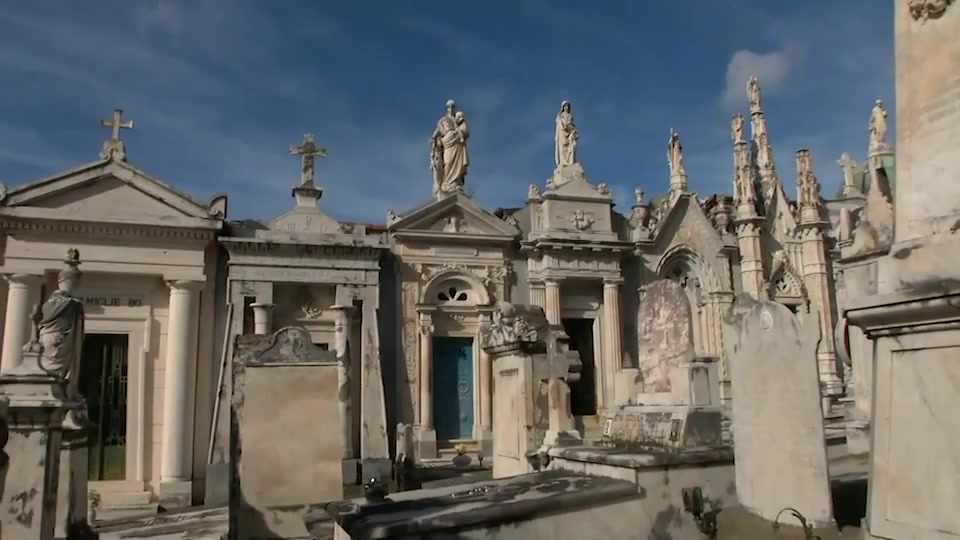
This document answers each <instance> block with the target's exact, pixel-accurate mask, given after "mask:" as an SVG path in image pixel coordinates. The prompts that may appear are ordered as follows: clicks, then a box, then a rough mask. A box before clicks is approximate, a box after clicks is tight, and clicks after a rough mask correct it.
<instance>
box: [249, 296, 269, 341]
mask: <svg viewBox="0 0 960 540" xmlns="http://www.w3.org/2000/svg"><path fill="white" fill-rule="evenodd" d="M273 307H274V305H273V304H270V303H266V302H257V303H255V304H250V309H252V310H253V333H254V334H258V335H261V336H265V335H267V334H269V333H270V332H272V331H273Z"/></svg>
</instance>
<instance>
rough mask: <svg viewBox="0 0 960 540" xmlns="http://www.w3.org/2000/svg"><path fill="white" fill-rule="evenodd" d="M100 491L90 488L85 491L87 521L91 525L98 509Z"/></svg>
mask: <svg viewBox="0 0 960 540" xmlns="http://www.w3.org/2000/svg"><path fill="white" fill-rule="evenodd" d="M100 502H101V500H100V493H98V492H97V491H96V490H94V489H91V490H90V491H89V492H88V493H87V522H89V523H90V524H91V525H92V524H93V522H94V521H96V520H97V511H98V510H100Z"/></svg>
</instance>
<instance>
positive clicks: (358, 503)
mask: <svg viewBox="0 0 960 540" xmlns="http://www.w3.org/2000/svg"><path fill="white" fill-rule="evenodd" d="M639 508H640V496H639V495H638V493H637V486H636V484H634V483H632V482H628V481H625V480H618V479H614V478H604V477H600V476H587V475H584V474H577V473H572V472H568V471H546V472H540V473H533V474H524V475H520V476H514V477H511V478H502V479H499V480H492V481H486V482H477V483H473V484H461V485H458V486H450V487H442V488H435V489H421V490H414V491H405V492H402V493H396V494H393V495H389V496H388V497H387V498H386V499H383V500H366V499H354V500H350V501H342V502H337V503H331V504H328V505H326V506H325V510H326V513H327V514H329V515H330V516H331V517H332V518H333V519H334V521H336V523H337V526H336V532H335V533H334V538H335V539H336V540H345V539H348V538H350V539H353V540H374V539H377V540H379V539H388V538H396V539H414V538H435V539H444V538H458V539H470V538H476V539H478V540H479V539H484V540H486V539H500V540H506V539H509V540H530V539H534V538H551V539H557V540H565V539H569V540H582V539H586V538H617V539H632V538H637V539H638V540H639V539H640V538H646V537H647V535H646V533H643V534H642V535H640V531H638V530H637V527H636V525H635V513H636V510H637V509H639ZM323 520H324V517H322V516H318V515H315V514H313V513H311V514H308V516H307V518H306V522H307V528H308V529H313V528H315V527H316V525H318V524H322V521H323Z"/></svg>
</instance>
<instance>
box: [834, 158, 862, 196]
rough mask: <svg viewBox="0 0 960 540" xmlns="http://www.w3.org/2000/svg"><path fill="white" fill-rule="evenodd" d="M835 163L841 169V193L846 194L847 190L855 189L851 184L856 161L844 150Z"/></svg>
mask: <svg viewBox="0 0 960 540" xmlns="http://www.w3.org/2000/svg"><path fill="white" fill-rule="evenodd" d="M837 165H840V168H841V169H843V194H844V195H847V194H848V192H852V191H853V190H854V189H856V186H854V185H853V169H854V168H855V167H856V166H857V162H856V161H854V160H853V159H851V158H850V154H848V153H846V152H844V153H843V154H841V155H840V159H839V160H838V161H837Z"/></svg>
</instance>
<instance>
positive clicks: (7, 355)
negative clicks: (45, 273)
mask: <svg viewBox="0 0 960 540" xmlns="http://www.w3.org/2000/svg"><path fill="white" fill-rule="evenodd" d="M5 277H6V280H7V284H8V288H7V313H6V318H5V319H4V323H3V354H2V357H0V373H6V372H8V371H10V370H11V369H13V368H15V367H17V366H18V365H19V364H20V358H21V357H22V354H23V346H24V345H25V344H26V343H27V339H29V337H30V324H31V322H30V316H31V314H32V313H33V309H34V307H35V305H36V303H37V302H39V300H40V283H41V277H40V276H37V275H30V274H11V275H7V276H5Z"/></svg>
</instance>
